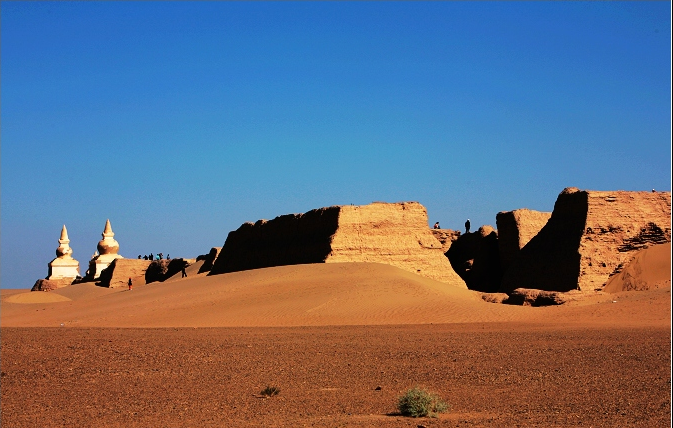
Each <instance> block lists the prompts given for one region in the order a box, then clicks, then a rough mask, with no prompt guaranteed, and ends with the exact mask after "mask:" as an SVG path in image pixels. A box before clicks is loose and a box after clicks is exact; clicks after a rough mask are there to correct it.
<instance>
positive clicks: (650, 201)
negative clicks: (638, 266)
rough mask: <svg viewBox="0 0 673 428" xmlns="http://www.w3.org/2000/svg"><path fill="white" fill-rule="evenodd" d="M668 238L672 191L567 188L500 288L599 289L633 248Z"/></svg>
mask: <svg viewBox="0 0 673 428" xmlns="http://www.w3.org/2000/svg"><path fill="white" fill-rule="evenodd" d="M670 241H671V193H670V192H625V191H614V192H599V191H580V190H579V189H576V188H567V189H565V190H564V191H563V192H561V194H560V195H559V197H558V199H557V200H556V204H555V205H554V211H553V212H552V216H551V218H550V219H549V221H548V222H547V224H546V225H545V226H544V227H543V228H542V230H540V232H539V233H538V234H537V236H535V237H534V238H533V239H531V241H530V242H529V243H528V244H527V245H526V246H524V247H523V249H522V250H521V253H520V255H519V257H518V258H517V259H516V260H515V261H514V263H513V264H512V266H510V268H509V269H508V270H507V271H506V272H505V275H504V277H503V281H502V286H501V290H502V291H505V292H506V291H511V290H513V289H515V288H519V287H523V288H536V289H541V290H548V291H568V290H573V289H580V290H595V289H601V288H602V287H603V286H604V285H605V283H606V282H607V281H608V279H609V278H610V276H611V275H614V274H616V273H618V272H619V271H620V269H621V268H622V267H623V266H624V265H625V264H626V263H628V262H629V260H630V259H631V258H632V257H633V255H634V254H635V252H636V251H638V250H639V249H641V248H644V247H645V246H648V245H653V244H657V243H664V242H670Z"/></svg>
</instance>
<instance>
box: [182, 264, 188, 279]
mask: <svg viewBox="0 0 673 428" xmlns="http://www.w3.org/2000/svg"><path fill="white" fill-rule="evenodd" d="M186 276H187V271H185V267H184V266H183V267H182V277H183V278H184V277H186Z"/></svg>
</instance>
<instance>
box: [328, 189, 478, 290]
mask: <svg viewBox="0 0 673 428" xmlns="http://www.w3.org/2000/svg"><path fill="white" fill-rule="evenodd" d="M326 262H328V263H329V262H371V263H385V264H389V265H392V266H395V267H398V268H400V269H404V270H406V271H409V272H414V273H417V274H419V275H421V276H425V277H427V278H432V279H435V280H438V281H442V282H445V283H448V284H451V285H454V286H457V287H461V288H465V287H466V286H465V283H464V282H463V281H462V280H461V279H460V277H458V275H457V274H456V273H455V272H454V271H453V269H452V268H451V264H450V263H449V261H448V259H447V258H446V257H445V256H444V253H443V251H442V244H441V243H440V242H439V241H438V240H437V238H435V237H434V235H433V234H432V231H431V229H430V228H429V227H428V214H427V211H426V209H425V207H424V206H423V205H421V204H419V203H418V202H402V203H395V204H389V203H373V204H370V205H362V206H348V205H346V206H342V207H340V212H339V228H338V229H337V231H336V233H335V234H334V237H333V238H332V242H331V252H330V254H329V256H328V257H327V259H326Z"/></svg>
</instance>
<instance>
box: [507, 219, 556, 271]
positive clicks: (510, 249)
mask: <svg viewBox="0 0 673 428" xmlns="http://www.w3.org/2000/svg"><path fill="white" fill-rule="evenodd" d="M550 217H551V213H548V212H541V211H533V210H529V209H525V208H524V209H519V210H514V211H502V212H499V213H498V214H497V215H496V216H495V221H496V225H497V228H498V251H499V254H500V269H502V271H503V272H504V271H505V270H507V268H508V267H509V266H510V265H511V264H512V262H513V261H514V260H515V259H516V258H517V257H518V255H519V252H520V251H521V249H522V248H523V247H524V246H525V245H526V244H527V243H528V242H529V241H530V240H531V239H533V237H534V236H535V235H537V234H538V232H539V231H540V230H541V229H542V228H543V227H544V225H545V224H547V221H549V218H550Z"/></svg>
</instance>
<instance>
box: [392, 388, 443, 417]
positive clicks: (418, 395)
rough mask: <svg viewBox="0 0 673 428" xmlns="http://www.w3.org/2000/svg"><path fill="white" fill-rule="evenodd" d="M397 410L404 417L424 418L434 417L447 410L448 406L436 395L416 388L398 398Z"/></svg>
mask: <svg viewBox="0 0 673 428" xmlns="http://www.w3.org/2000/svg"><path fill="white" fill-rule="evenodd" d="M397 408H398V409H399V411H400V413H401V414H402V415H404V416H411V417H413V418H422V417H426V416H430V417H436V416H437V414H438V413H443V412H446V411H447V410H449V405H448V404H446V403H445V402H444V401H443V400H442V399H441V398H439V396H438V395H437V394H435V393H432V392H429V391H428V390H426V389H424V388H420V387H418V386H417V387H415V388H411V389H409V390H407V391H406V392H405V393H404V394H402V395H401V396H400V398H399V399H398V401H397Z"/></svg>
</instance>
